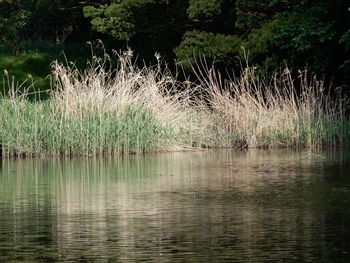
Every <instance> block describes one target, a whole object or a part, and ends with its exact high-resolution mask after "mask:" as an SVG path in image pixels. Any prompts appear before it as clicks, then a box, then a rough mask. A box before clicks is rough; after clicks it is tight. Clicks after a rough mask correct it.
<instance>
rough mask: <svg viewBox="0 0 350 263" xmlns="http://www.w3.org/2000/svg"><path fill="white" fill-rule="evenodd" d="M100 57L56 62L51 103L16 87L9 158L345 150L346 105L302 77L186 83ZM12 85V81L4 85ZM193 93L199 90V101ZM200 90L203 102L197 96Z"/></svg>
mask: <svg viewBox="0 0 350 263" xmlns="http://www.w3.org/2000/svg"><path fill="white" fill-rule="evenodd" d="M118 61H119V64H118V65H117V66H113V67H112V66H111V64H110V63H111V60H110V59H109V56H108V55H107V54H105V56H104V57H102V58H99V57H93V59H92V61H90V62H89V63H88V65H87V67H86V69H84V70H78V69H77V68H76V67H75V66H74V64H72V63H68V65H64V64H62V63H59V62H54V63H53V64H52V79H53V84H54V85H53V87H54V88H53V89H52V90H51V92H50V99H48V100H46V101H39V102H30V101H28V100H27V99H26V94H19V93H16V91H15V88H14V87H10V88H9V89H10V92H8V95H7V96H3V97H2V98H1V99H0V111H1V115H0V145H1V152H2V156H7V157H10V156H33V155H45V156H46V155H50V156H68V155H97V154H117V153H139V152H148V151H167V150H179V149H184V148H191V147H237V148H241V147H320V146H325V145H326V146H335V145H338V146H339V145H347V144H348V142H349V138H350V122H349V120H348V119H347V118H346V117H345V109H346V108H347V105H348V103H347V101H346V100H344V99H343V97H342V96H341V94H340V93H339V94H333V96H330V94H329V93H327V90H326V88H325V87H324V86H323V83H322V82H320V81H317V80H316V79H314V78H311V79H308V78H307V77H306V76H307V74H305V73H304V74H301V77H300V79H299V81H300V85H298V86H300V87H301V88H300V90H299V91H298V92H297V88H296V87H295V86H294V81H293V80H292V79H291V74H290V72H289V71H287V70H286V71H284V72H283V73H281V74H278V75H276V76H273V77H272V78H270V79H263V78H261V77H257V76H255V73H254V69H253V68H247V69H246V70H245V71H244V72H243V73H242V75H241V76H239V77H237V78H235V79H232V80H226V81H222V80H221V77H220V75H219V74H218V73H216V72H215V71H214V70H213V69H208V70H205V71H204V72H198V76H199V77H198V81H197V82H196V83H190V82H179V81H178V80H177V79H176V77H175V76H173V75H171V73H170V72H169V71H168V70H166V69H165V70H164V69H161V67H160V65H156V66H154V67H143V68H139V67H137V66H135V64H133V62H132V53H131V52H125V53H124V54H122V55H119V57H118ZM5 85H6V83H5ZM193 94H197V95H196V96H194V95H193ZM198 94H201V96H198Z"/></svg>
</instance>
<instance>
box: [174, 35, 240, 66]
mask: <svg viewBox="0 0 350 263" xmlns="http://www.w3.org/2000/svg"><path fill="white" fill-rule="evenodd" d="M241 41H242V40H241V39H240V38H239V37H237V36H234V35H231V36H225V35H221V34H214V33H208V32H200V31H191V32H187V33H186V34H185V36H184V40H183V41H182V43H181V44H180V46H179V47H177V48H176V49H175V53H176V55H177V57H178V58H179V59H180V60H182V61H183V62H184V66H185V67H187V68H189V67H190V64H194V63H195V60H196V59H198V58H199V57H201V56H204V57H205V58H206V59H208V60H210V61H213V62H217V63H222V64H224V65H232V64H234V63H235V61H237V60H236V59H235V56H237V55H238V54H239V50H240V46H241Z"/></svg>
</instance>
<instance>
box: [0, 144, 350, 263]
mask: <svg viewBox="0 0 350 263" xmlns="http://www.w3.org/2000/svg"><path fill="white" fill-rule="evenodd" d="M317 154H320V155H322V156H316V155H313V156H310V155H303V154H301V153H300V152H293V151H285V150H284V151H264V150H254V151H253V150H250V151H231V150H223V151H208V152H196V153H173V154H158V155H147V156H143V157H137V156H132V157H128V158H124V159H123V158H104V159H72V160H59V159H55V160H49V159H42V160H40V159H33V160H3V161H2V162H1V161H0V262H57V261H62V262H350V151H348V150H347V151H346V150H337V151H335V150H332V151H324V152H319V153H317Z"/></svg>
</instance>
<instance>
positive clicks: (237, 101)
mask: <svg viewBox="0 0 350 263" xmlns="http://www.w3.org/2000/svg"><path fill="white" fill-rule="evenodd" d="M198 76H199V77H200V78H201V80H202V81H201V89H202V94H205V96H204V97H205V103H203V100H201V101H199V102H198V107H199V108H201V109H202V110H203V111H206V112H207V115H208V116H209V118H207V119H208V123H207V128H208V130H212V132H213V133H214V134H215V137H214V138H215V141H213V142H211V143H212V144H213V145H215V146H227V147H281V146H282V147H320V146H335V145H338V146H339V145H348V143H349V138H350V122H349V119H348V118H347V117H346V116H345V115H346V110H347V109H348V106H349V103H348V99H347V98H346V97H345V96H344V95H343V94H341V90H340V89H335V91H334V92H333V93H332V94H331V92H330V88H326V87H325V85H324V82H323V81H319V80H317V79H316V77H315V76H309V75H308V73H307V72H306V71H303V72H301V71H299V84H298V85H297V86H296V84H295V81H296V80H294V79H293V78H292V74H291V72H290V71H289V70H288V68H286V69H285V70H284V71H283V72H282V73H279V74H277V73H276V74H275V75H274V76H272V77H270V78H264V77H261V76H258V75H257V74H256V72H255V68H254V67H247V68H245V69H244V70H243V72H242V74H241V75H240V77H238V78H232V79H229V80H222V78H221V75H220V74H219V73H218V72H216V71H215V70H214V69H213V68H211V69H208V70H206V71H205V74H204V73H203V72H201V73H200V74H198ZM203 76H204V77H203Z"/></svg>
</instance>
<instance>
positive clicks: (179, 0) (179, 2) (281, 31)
mask: <svg viewBox="0 0 350 263" xmlns="http://www.w3.org/2000/svg"><path fill="white" fill-rule="evenodd" d="M98 34H100V35H99V36H100V37H102V38H104V39H105V41H113V40H115V42H114V45H117V44H116V43H124V44H127V45H129V46H131V48H136V49H137V51H138V53H140V55H141V56H143V55H145V54H146V53H148V54H154V52H160V53H161V54H162V55H164V56H165V57H166V58H168V59H173V58H176V59H177V60H181V61H191V60H192V61H193V58H194V56H198V55H200V54H201V55H205V56H206V58H207V59H208V60H211V61H214V62H216V63H219V64H222V65H224V66H228V67H235V66H236V65H238V63H237V58H238V57H240V58H243V56H244V55H248V56H249V60H250V63H252V64H255V65H257V66H258V67H260V69H261V70H262V71H265V72H266V71H267V72H269V71H272V70H275V69H276V68H279V67H280V66H284V65H285V64H288V65H289V66H290V67H292V68H304V67H306V66H307V67H308V68H309V69H310V70H311V71H313V72H316V73H319V74H327V75H329V76H334V77H335V78H336V79H337V80H339V81H345V80H346V79H349V77H348V75H349V74H348V73H349V71H350V11H349V2H348V1H346V0H96V1H92V0H85V1H74V0H0V35H1V41H2V42H3V43H5V44H7V45H9V46H12V47H14V49H16V48H15V47H16V46H18V43H19V42H20V41H26V40H33V41H40V40H50V41H55V42H59V43H61V42H65V41H86V40H90V39H91V38H93V37H96V36H97V35H98ZM118 41H119V42H118ZM242 47H244V48H242ZM14 52H18V51H15V50H14ZM143 53H144V54H143ZM186 65H188V64H186V63H185V66H186Z"/></svg>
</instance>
